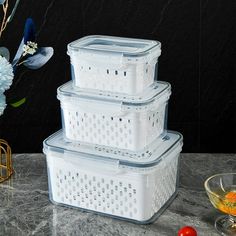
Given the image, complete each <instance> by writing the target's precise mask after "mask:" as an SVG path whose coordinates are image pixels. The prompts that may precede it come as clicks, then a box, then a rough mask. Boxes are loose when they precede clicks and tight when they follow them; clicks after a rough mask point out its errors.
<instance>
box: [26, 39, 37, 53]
mask: <svg viewBox="0 0 236 236" xmlns="http://www.w3.org/2000/svg"><path fill="white" fill-rule="evenodd" d="M37 48H38V44H37V43H34V42H31V41H28V42H27V44H24V46H23V56H25V55H27V54H30V55H34V54H35V53H36V49H37Z"/></svg>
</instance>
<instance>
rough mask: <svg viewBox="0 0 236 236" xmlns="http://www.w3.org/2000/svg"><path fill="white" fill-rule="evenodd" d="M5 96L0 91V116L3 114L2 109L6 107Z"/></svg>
mask: <svg viewBox="0 0 236 236" xmlns="http://www.w3.org/2000/svg"><path fill="white" fill-rule="evenodd" d="M6 106H7V104H6V97H5V95H4V94H3V93H1V92H0V116H1V115H2V114H3V111H4V109H5V108H6Z"/></svg>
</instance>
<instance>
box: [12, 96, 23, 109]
mask: <svg viewBox="0 0 236 236" xmlns="http://www.w3.org/2000/svg"><path fill="white" fill-rule="evenodd" d="M25 102H26V98H22V99H21V100H19V101H17V102H14V103H11V104H10V105H11V106H12V107H15V108H16V107H19V106H21V105H23V104H24V103H25Z"/></svg>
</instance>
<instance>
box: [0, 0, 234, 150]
mask: <svg viewBox="0 0 236 236" xmlns="http://www.w3.org/2000/svg"><path fill="white" fill-rule="evenodd" d="M234 13H235V4H234V1H233V0H227V1H223V0H214V1H210V0H205V1H203V0H198V1H196V0H136V1H135V0H71V1H64V0H51V1H50V0H47V1H46V0H45V1H35V0H24V1H23V0H22V1H21V3H20V5H19V8H18V10H17V13H16V16H15V19H14V22H12V23H11V24H10V25H9V27H8V29H7V31H6V32H5V34H4V37H3V39H2V41H1V45H5V46H8V47H9V48H11V51H15V50H16V48H17V44H18V43H19V41H20V40H21V32H22V29H23V26H24V21H25V19H26V18H27V17H29V16H30V17H33V18H34V20H35V22H36V25H37V27H38V29H40V30H39V34H38V44H39V45H41V46H53V47H54V50H55V54H54V57H53V58H52V60H51V61H50V62H49V63H48V64H47V65H46V66H45V67H43V68H41V69H40V70H38V71H28V70H24V71H23V70H22V71H19V75H18V77H17V78H15V80H14V84H13V85H12V87H11V89H10V90H9V91H8V92H7V98H8V101H9V102H10V101H12V100H14V99H18V98H22V97H25V96H26V97H27V102H26V104H24V105H23V106H22V107H20V108H18V109H15V108H11V107H8V108H7V109H6V110H5V113H4V115H3V116H2V117H0V137H1V138H5V139H7V140H8V141H9V142H10V144H11V145H12V147H13V151H14V152H41V150H42V141H43V139H44V138H46V137H47V136H48V135H49V134H51V133H53V132H54V131H56V130H58V129H59V128H60V127H61V118H60V107H59V102H58V100H57V98H56V89H57V87H58V86H59V85H61V84H63V83H65V82H66V81H68V80H70V65H69V58H68V56H67V55H66V46H67V44H68V43H69V42H71V41H73V40H75V39H77V38H80V37H82V36H85V35H90V34H105V35H116V36H126V37H137V38H147V39H155V40H159V41H161V42H162V55H161V57H160V61H159V79H160V80H165V81H168V82H170V83H171V84H172V90H173V93H172V96H171V100H170V102H169V119H168V127H169V129H174V130H178V131H180V132H181V133H183V135H184V143H185V145H184V151H185V152H235V147H236V138H235V136H236V128H235V122H236V118H235V107H236V106H235V90H236V86H235V79H236V78H235V73H234V69H235V48H234V47H235V22H236V21H235V17H234V15H235V14H234Z"/></svg>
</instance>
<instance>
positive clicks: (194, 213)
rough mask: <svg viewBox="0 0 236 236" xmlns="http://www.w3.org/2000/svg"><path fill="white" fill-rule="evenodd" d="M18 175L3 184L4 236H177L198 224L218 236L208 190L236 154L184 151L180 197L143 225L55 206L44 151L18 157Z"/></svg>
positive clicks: (0, 217) (0, 227)
mask: <svg viewBox="0 0 236 236" xmlns="http://www.w3.org/2000/svg"><path fill="white" fill-rule="evenodd" d="M13 160H14V168H15V174H14V176H13V177H12V178H11V180H9V181H8V182H5V183H3V184H0V235H4V236H7V235H14V236H15V235H24V236H25V235H91V236H94V235H99V236H100V235H101V236H105V235H113V236H115V235H122V236H123V235H131V236H140V235H157V236H159V235H160V236H175V235H177V231H178V229H179V228H181V227H182V226H185V225H191V226H194V227H195V228H196V229H197V231H198V235H199V236H201V235H203V236H216V235H218V234H217V233H216V232H215V229H214V227H213V224H214V219H215V218H216V217H217V216H218V215H219V214H220V213H219V212H218V211H217V210H216V209H214V208H213V207H212V205H211V204H210V202H209V200H208V198H207V196H206V193H205V191H204V188H203V183H204V180H205V179H206V178H207V177H208V176H211V175H212V174H216V173H221V172H232V171H235V170H236V154H182V155H181V164H180V187H179V193H178V196H177V198H176V199H175V200H174V201H173V202H172V204H171V205H170V206H169V207H168V208H167V210H166V211H165V212H164V213H163V214H162V215H161V216H160V217H159V218H158V219H157V220H156V222H154V223H153V224H151V225H137V224H133V223H128V222H125V221H121V220H116V219H112V218H108V217H103V216H98V215H95V214H92V213H85V212H81V211H79V210H77V209H70V208H66V207H60V206H55V205H53V204H52V203H51V202H50V201H49V198H48V186H47V168H46V159H45V156H44V155H42V154H18V155H14V159H13Z"/></svg>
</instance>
